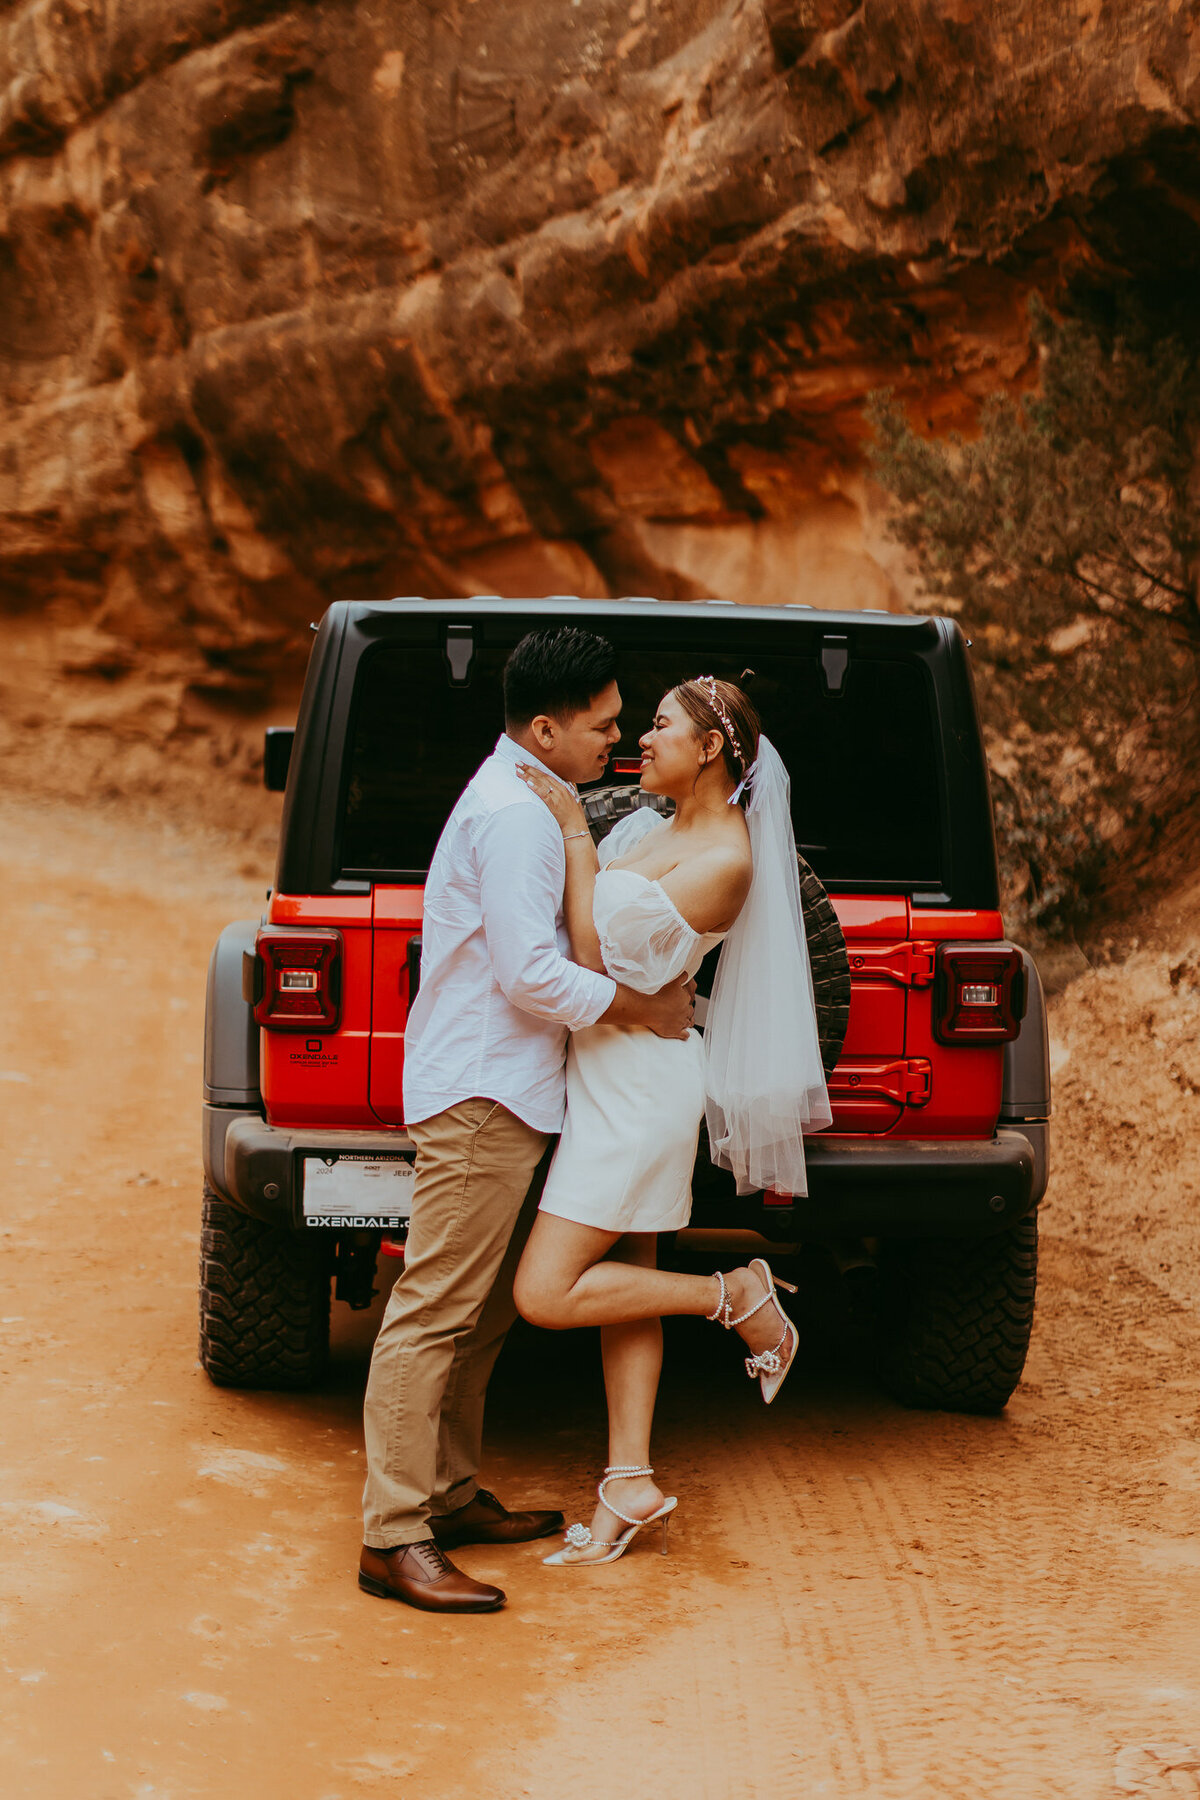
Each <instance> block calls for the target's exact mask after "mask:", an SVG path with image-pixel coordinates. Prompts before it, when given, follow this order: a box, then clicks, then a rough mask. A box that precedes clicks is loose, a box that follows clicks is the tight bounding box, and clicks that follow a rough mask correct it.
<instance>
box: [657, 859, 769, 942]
mask: <svg viewBox="0 0 1200 1800" xmlns="http://www.w3.org/2000/svg"><path fill="white" fill-rule="evenodd" d="M753 873H754V864H753V862H752V860H751V857H750V851H749V847H748V846H744V845H740V844H713V845H711V846H710V847H709V848H708V849H706V850H701V851H700V852H699V853H698V854H697V855H695V856H689V857H688V859H687V861H686V862H682V863H679V864H677V865H676V867H675V868H673V869H672V870H671V873H670V874H669V875H664V876H663V878H662V880H661V881H660V882H659V886H660V887H661V888H662V890H663V893H664V894H666V896H667V898H668V899H669V900H670V901H671V903H672V904H673V905H674V906H675V907H677V908H678V910H679V911H680V912H681V913H682V914H683V916H684V918H685V919H686V920H687V922H688V924H689V925H690V926H691V928H692V930H693V931H698V932H700V933H701V934H702V935H703V934H705V933H707V932H710V931H728V930H729V928H730V926H731V925H732V924H733V922H734V920H735V919H736V918H737V916H738V914H739V913H740V912H741V910H742V907H743V906H744V905H745V903H746V895H747V894H748V893H749V892H750V879H751V876H752V875H753Z"/></svg>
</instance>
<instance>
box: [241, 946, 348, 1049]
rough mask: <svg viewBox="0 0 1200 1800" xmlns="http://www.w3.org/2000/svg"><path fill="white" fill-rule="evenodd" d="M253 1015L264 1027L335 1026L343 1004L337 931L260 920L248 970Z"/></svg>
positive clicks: (312, 1028)
mask: <svg viewBox="0 0 1200 1800" xmlns="http://www.w3.org/2000/svg"><path fill="white" fill-rule="evenodd" d="M251 980H252V983H253V986H252V991H251V993H250V994H248V995H247V998H248V999H251V1000H253V1002H254V1017H255V1019H256V1020H257V1022H258V1023H259V1024H260V1025H265V1026H266V1028H267V1030H268V1031H313V1032H321V1031H336V1030H337V1027H338V1019H339V1018H340V1017H341V1007H342V934H341V932H340V931H335V930H334V929H333V927H332V926H325V925H315V926H312V927H310V929H309V930H307V931H294V930H289V929H288V928H287V927H286V926H276V925H264V926H263V928H262V930H261V931H260V932H259V934H258V937H257V939H256V941H255V955H254V962H253V968H252V970H251Z"/></svg>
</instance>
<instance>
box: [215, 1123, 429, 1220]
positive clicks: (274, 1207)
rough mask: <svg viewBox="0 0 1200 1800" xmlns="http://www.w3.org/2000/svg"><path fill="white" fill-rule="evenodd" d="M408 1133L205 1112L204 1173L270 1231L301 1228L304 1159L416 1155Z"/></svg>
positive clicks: (223, 1194)
mask: <svg viewBox="0 0 1200 1800" xmlns="http://www.w3.org/2000/svg"><path fill="white" fill-rule="evenodd" d="M412 1148H413V1146H412V1140H411V1139H410V1138H409V1137H407V1136H406V1134H405V1133H404V1132H403V1131H385V1130H383V1129H382V1128H381V1129H380V1130H379V1131H326V1130H322V1129H321V1128H319V1127H318V1128H316V1129H308V1128H304V1129H302V1128H301V1127H299V1126H279V1125H268V1124H267V1121H266V1120H265V1119H264V1118H263V1117H262V1115H261V1114H260V1113H256V1112H242V1111H240V1110H235V1109H234V1108H233V1107H229V1106H205V1108H204V1173H205V1175H206V1177H207V1179H208V1182H209V1185H210V1186H211V1187H213V1188H215V1189H216V1191H217V1193H218V1194H221V1195H222V1196H223V1197H224V1198H225V1199H226V1200H232V1201H233V1203H234V1205H235V1206H240V1207H241V1208H242V1210H243V1211H244V1212H248V1213H252V1214H253V1215H254V1217H255V1218H256V1219H263V1220H265V1221H266V1223H267V1224H268V1225H288V1226H296V1227H300V1226H302V1225H303V1223H304V1221H303V1218H302V1216H301V1210H300V1206H301V1193H300V1158H301V1157H302V1156H306V1155H307V1156H313V1155H319V1154H320V1153H321V1152H322V1151H326V1152H328V1151H337V1152H339V1153H341V1154H346V1153H347V1152H350V1151H358V1152H359V1153H360V1154H362V1153H364V1152H365V1153H368V1154H369V1153H371V1152H375V1153H376V1154H379V1155H382V1154H389V1155H395V1153H396V1151H397V1150H407V1151H411V1150H412Z"/></svg>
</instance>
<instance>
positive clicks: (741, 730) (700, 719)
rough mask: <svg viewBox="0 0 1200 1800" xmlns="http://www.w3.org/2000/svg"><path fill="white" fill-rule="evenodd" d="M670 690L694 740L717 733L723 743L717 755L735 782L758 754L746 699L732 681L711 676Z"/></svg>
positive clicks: (756, 728)
mask: <svg viewBox="0 0 1200 1800" xmlns="http://www.w3.org/2000/svg"><path fill="white" fill-rule="evenodd" d="M671 691H672V693H673V694H674V695H675V698H676V699H677V700H678V702H679V704H680V706H682V708H683V710H684V712H685V713H686V714H687V716H688V718H689V719H690V720H691V721H692V724H693V725H694V726H695V727H696V734H697V736H698V737H703V736H704V734H705V733H706V732H709V731H719V732H720V733H721V736H722V737H723V738H724V740H725V742H724V743H723V744H722V746H721V755H722V757H723V759H724V762H725V770H726V773H727V774H728V776H729V778H730V780H731V781H733V782H735V783H736V782H739V781H740V780H741V779H742V776H743V775H744V774H745V773H746V770H747V769H748V768H749V767H750V765H751V763H752V762H753V761H754V759H755V757H756V756H757V755H758V734H759V732H760V731H761V729H762V726H761V724H760V723H759V717H758V712H757V710H756V709H755V706H754V702H753V701H752V700H751V699H750V696H749V695H748V694H747V693H745V692H744V691H743V689H741V688H740V687H737V686H736V685H735V683H734V682H732V681H717V680H716V679H715V678H714V677H713V676H712V675H699V676H697V677H696V679H695V680H694V681H681V682H680V683H679V686H678V687H677V688H673V689H672V690H671ZM722 714H724V717H722Z"/></svg>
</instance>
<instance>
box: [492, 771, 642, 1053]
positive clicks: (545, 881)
mask: <svg viewBox="0 0 1200 1800" xmlns="http://www.w3.org/2000/svg"><path fill="white" fill-rule="evenodd" d="M475 857H476V867H477V869H478V873H479V898H480V905H481V909H482V913H483V928H484V933H485V935H486V938H487V947H488V956H489V959H490V961H491V965H492V969H493V971H494V973H495V977H496V981H497V984H498V985H499V988H500V991H501V993H503V995H504V996H505V998H506V999H507V1000H510V1001H511V1002H512V1004H513V1005H514V1006H519V1007H520V1008H521V1010H522V1012H527V1013H532V1014H533V1016H534V1017H535V1018H539V1019H550V1020H552V1021H553V1022H554V1023H555V1024H558V1025H565V1026H566V1027H567V1028H568V1030H570V1031H582V1030H583V1029H584V1027H585V1026H588V1025H594V1024H595V1023H596V1021H597V1020H598V1019H599V1018H601V1017H602V1015H603V1014H604V1013H606V1012H607V1011H608V1009H609V1007H610V1006H611V1005H612V1002H613V999H614V997H615V995H616V991H617V984H616V982H615V981H613V980H612V978H611V977H610V976H608V975H599V974H597V973H596V972H595V971H594V970H592V969H582V968H580V966H579V964H578V963H573V962H571V961H570V959H569V958H568V957H566V956H564V955H563V953H562V949H561V947H560V944H559V937H558V924H557V915H558V911H559V908H560V906H561V903H562V893H563V883H564V881H565V879H566V853H565V851H564V850H563V845H562V833H561V832H560V830H559V828H558V826H557V825H556V824H555V822H554V819H553V818H552V816H551V815H550V813H549V812H548V811H547V810H546V808H545V807H544V806H543V805H542V804H541V802H540V801H518V802H516V803H514V804H513V805H512V806H505V807H502V808H501V809H500V810H499V811H497V812H494V813H492V814H491V816H490V817H489V818H487V819H485V820H484V822H483V825H482V826H481V828H480V830H479V833H478V835H477V836H476V839H475Z"/></svg>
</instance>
